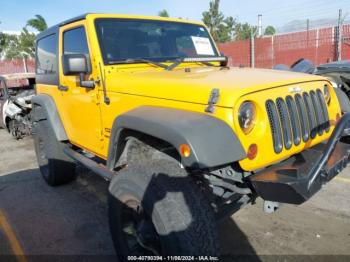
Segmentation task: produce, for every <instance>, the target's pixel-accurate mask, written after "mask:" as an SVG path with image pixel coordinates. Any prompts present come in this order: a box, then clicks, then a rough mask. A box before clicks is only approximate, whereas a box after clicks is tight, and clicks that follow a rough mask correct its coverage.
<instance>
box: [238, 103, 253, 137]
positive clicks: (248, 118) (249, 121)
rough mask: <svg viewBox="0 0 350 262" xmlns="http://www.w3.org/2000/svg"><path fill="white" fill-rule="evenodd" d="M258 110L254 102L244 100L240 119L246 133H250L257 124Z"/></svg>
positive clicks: (240, 109)
mask: <svg viewBox="0 0 350 262" xmlns="http://www.w3.org/2000/svg"><path fill="white" fill-rule="evenodd" d="M255 118H256V110H255V106H254V104H253V103H252V102H244V103H243V104H242V105H241V107H240V108H239V112H238V121H239V126H240V127H241V129H242V131H243V132H244V134H249V133H250V132H251V131H252V130H253V128H254V126H255Z"/></svg>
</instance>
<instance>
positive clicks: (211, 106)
mask: <svg viewBox="0 0 350 262" xmlns="http://www.w3.org/2000/svg"><path fill="white" fill-rule="evenodd" d="M219 98H220V89H218V88H213V89H212V90H211V92H210V97H209V101H208V106H207V107H206V109H205V112H207V113H211V114H212V113H214V112H215V105H216V104H217V103H218V102H219Z"/></svg>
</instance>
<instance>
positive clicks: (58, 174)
mask: <svg viewBox="0 0 350 262" xmlns="http://www.w3.org/2000/svg"><path fill="white" fill-rule="evenodd" d="M34 125H35V127H34V133H33V137H34V147H35V153H36V156H37V160H38V165H39V168H40V172H41V175H42V177H43V178H44V180H45V181H46V183H47V184H49V185H50V186H59V185H63V184H66V183H69V182H71V181H72V180H74V179H75V178H76V171H75V169H76V164H75V163H74V161H73V160H72V159H70V158H69V157H68V156H66V155H65V154H64V152H63V148H64V144H63V143H62V142H60V141H58V140H57V139H56V136H55V134H54V131H53V130H52V127H51V126H50V124H49V123H48V121H47V120H41V121H38V122H35V123H34Z"/></svg>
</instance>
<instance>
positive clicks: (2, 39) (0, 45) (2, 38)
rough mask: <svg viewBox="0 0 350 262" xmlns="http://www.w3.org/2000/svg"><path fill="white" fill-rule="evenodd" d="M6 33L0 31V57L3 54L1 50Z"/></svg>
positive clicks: (3, 46) (3, 47)
mask: <svg viewBox="0 0 350 262" xmlns="http://www.w3.org/2000/svg"><path fill="white" fill-rule="evenodd" d="M5 42H6V35H5V34H4V33H1V32H0V59H1V58H2V56H3V51H4V49H5Z"/></svg>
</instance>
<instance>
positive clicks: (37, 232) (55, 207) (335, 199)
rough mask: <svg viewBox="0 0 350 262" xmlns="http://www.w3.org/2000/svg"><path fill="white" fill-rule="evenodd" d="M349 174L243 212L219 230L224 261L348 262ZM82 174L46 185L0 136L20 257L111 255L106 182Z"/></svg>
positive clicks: (25, 155) (2, 242)
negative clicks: (302, 197)
mask: <svg viewBox="0 0 350 262" xmlns="http://www.w3.org/2000/svg"><path fill="white" fill-rule="evenodd" d="M349 171H350V169H349V168H347V169H345V170H344V171H343V172H342V174H341V175H340V176H339V177H337V178H336V179H334V180H333V181H332V182H330V183H328V184H327V185H326V186H325V187H324V188H323V190H322V191H321V192H319V193H318V194H317V195H316V196H314V197H313V198H312V199H311V200H310V201H309V202H307V203H305V204H303V205H301V206H292V205H283V206H282V207H281V208H280V210H279V211H278V212H276V213H275V214H270V215H268V214H265V213H264V212H263V210H262V209H263V208H262V204H263V202H262V201H261V200H258V201H257V203H256V204H255V205H253V206H247V207H245V208H243V209H242V210H241V211H239V212H238V213H236V214H235V215H233V216H232V217H231V219H228V220H227V221H225V222H224V223H223V224H221V225H220V234H221V247H222V254H225V255H228V256H227V259H228V261H230V260H233V257H230V256H229V255H249V257H248V258H249V260H256V261H264V260H267V259H268V258H269V259H271V258H273V259H274V260H275V259H276V260H278V256H285V255H293V256H297V257H290V258H296V259H297V260H300V259H301V258H303V257H302V256H299V255H318V256H317V257H316V258H317V260H319V259H321V258H324V259H325V260H324V261H329V259H330V260H334V259H344V261H349V260H350V204H349V200H350V172H349ZM79 173H80V175H79V178H78V179H77V181H75V182H73V183H71V184H69V185H65V186H61V187H57V188H51V187H49V186H47V185H46V184H45V183H44V181H43V180H42V179H41V177H40V173H39V171H38V168H37V164H36V159H35V154H34V151H33V142H32V140H31V138H25V139H23V140H20V141H15V140H13V139H12V138H11V137H10V136H9V135H8V134H7V133H6V132H5V131H4V130H0V212H2V214H3V218H2V220H1V216H0V222H1V221H3V222H2V223H4V220H6V221H7V223H8V226H9V228H10V229H11V230H12V232H13V235H14V238H15V240H17V242H18V245H19V246H20V250H19V251H16V252H17V254H19V253H21V252H23V254H24V255H25V257H22V258H23V259H28V258H30V256H32V255H98V256H100V255H114V254H115V253H114V249H113V245H112V240H111V238H110V234H109V230H108V221H107V204H106V192H107V188H108V184H107V182H105V181H104V180H103V179H102V178H100V177H98V176H96V175H94V174H92V173H91V172H88V171H87V170H85V169H83V168H79ZM0 215H1V213H0ZM4 217H5V218H4ZM0 226H1V223H0ZM11 247H12V248H11ZM12 249H13V239H12V242H11V239H9V237H8V234H6V232H5V230H4V225H2V228H1V227H0V255H4V254H5V255H6V254H11V253H12ZM271 255H273V256H271ZM321 255H328V256H329V257H322V256H321ZM334 255H336V256H334ZM339 255H348V256H349V257H340V256H339ZM304 258H305V259H306V260H305V261H309V260H310V259H311V257H304ZM29 260H30V259H29ZM0 261H1V256H0Z"/></svg>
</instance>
